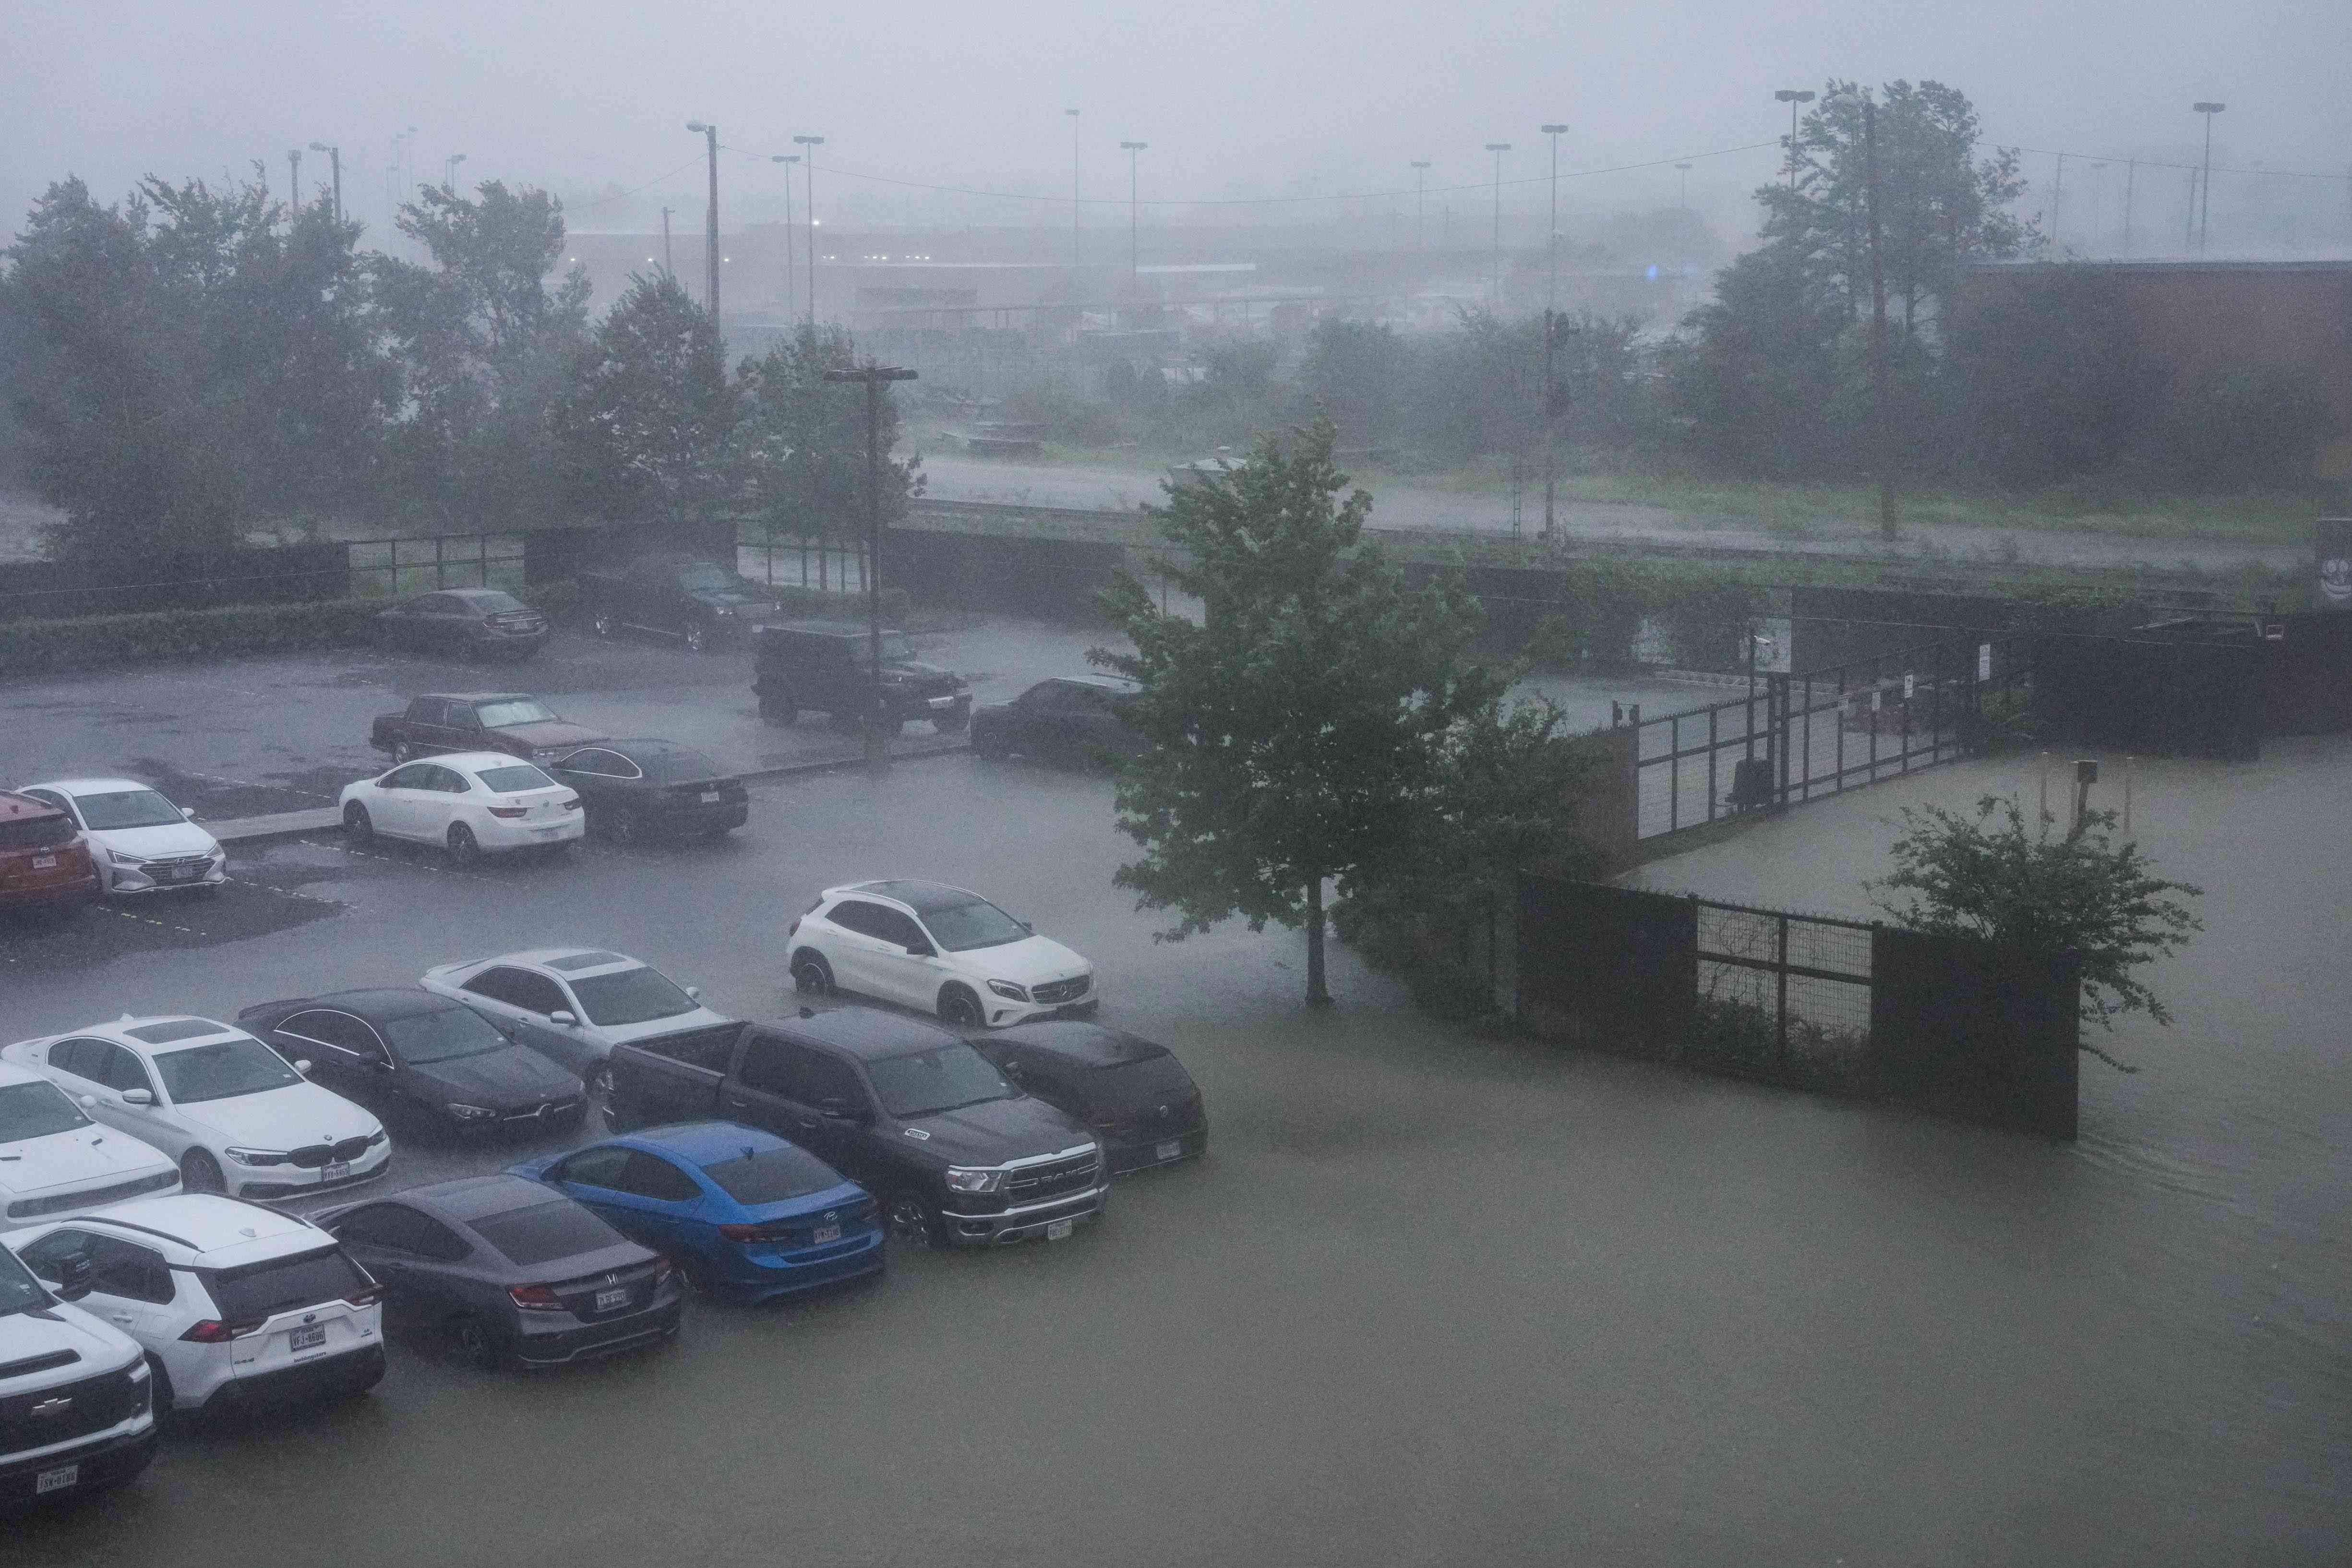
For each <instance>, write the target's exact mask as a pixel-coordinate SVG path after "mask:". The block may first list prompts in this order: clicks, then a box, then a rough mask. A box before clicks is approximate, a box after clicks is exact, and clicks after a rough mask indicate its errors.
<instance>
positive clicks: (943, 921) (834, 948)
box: [785, 881, 1098, 1029]
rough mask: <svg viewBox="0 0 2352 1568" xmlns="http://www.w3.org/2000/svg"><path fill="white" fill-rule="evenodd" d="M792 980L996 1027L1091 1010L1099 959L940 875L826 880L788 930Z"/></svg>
mask: <svg viewBox="0 0 2352 1568" xmlns="http://www.w3.org/2000/svg"><path fill="white" fill-rule="evenodd" d="M785 939H786V941H787V942H788V943H789V944H790V945H791V952H792V975H793V988H794V989H795V990H799V991H803V992H811V993H817V994H823V993H824V992H828V991H832V990H835V989H840V990H845V991H855V992H856V993H857V994H858V995H860V996H866V997H874V998H878V999H880V1000H882V1001H887V1002H897V1003H898V1004H899V1005H900V1006H902V1007H909V1008H915V1009H919V1010H921V1011H923V1012H927V1013H936V1014H937V1015H938V1016H939V1017H940V1019H941V1020H942V1021H943V1022H946V1023H950V1024H958V1025H961V1026H963V1027H965V1028H983V1027H984V1028H988V1029H1000V1028H1003V1026H1004V1025H1006V1024H1015V1023H1026V1022H1028V1021H1029V1020H1031V1019H1044V1018H1078V1017H1084V1016H1085V1015H1087V1014H1088V1013H1091V1012H1093V1011H1094V1010H1095V1004H1096V1002H1097V999H1098V998H1097V997H1096V995H1095V975H1094V967H1093V966H1092V965H1090V964H1088V963H1087V961H1086V959H1084V958H1082V957H1080V956H1078V955H1077V954H1076V953H1074V952H1072V951H1071V950H1070V949H1069V948H1067V947H1065V946H1062V945H1061V944H1060V943H1059V942H1056V941H1055V940H1053V939H1052V938H1051V937H1046V936H1038V935H1037V934H1036V932H1035V931H1034V930H1032V929H1031V928H1030V925H1029V923H1028V922H1027V921H1025V920H1018V919H1015V918H1014V917H1013V916H1012V915H1007V914H1006V913H1005V912H1004V911H1003V910H1002V909H999V908H998V907H997V906H996V905H995V904H991V903H989V901H988V900H986V899H984V898H982V897H981V895H980V894H976V893H971V892H969V891H967V890H965V889H963V888H961V887H947V886H943V885H941V884H940V883H935V882H908V881H894V882H861V883H851V884H849V885H847V886H844V887H828V888H826V889H825V890H824V892H823V893H821V894H818V895H817V900H816V902H815V903H814V904H810V905H809V907H808V913H807V914H805V915H802V916H801V917H800V918H799V919H798V920H795V921H793V924H792V927H791V929H790V930H788V931H787V932H786V933H785Z"/></svg>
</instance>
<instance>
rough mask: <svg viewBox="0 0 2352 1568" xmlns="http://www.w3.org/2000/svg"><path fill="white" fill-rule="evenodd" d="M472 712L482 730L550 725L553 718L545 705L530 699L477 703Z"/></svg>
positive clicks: (518, 698)
mask: <svg viewBox="0 0 2352 1568" xmlns="http://www.w3.org/2000/svg"><path fill="white" fill-rule="evenodd" d="M474 712H475V714H476V715H477V716H479V717H480V719H481V721H482V727H483V728H484V729H504V728H505V727H507V726H509V725H510V724H550V723H552V722H554V719H555V716H554V715H553V714H552V713H550V712H549V711H548V707H547V705H546V704H545V703H543V702H540V701H537V700H536V699H534V698H531V697H509V698H507V699H505V700H504V701H502V702H494V703H478V704H476V705H475V707H474Z"/></svg>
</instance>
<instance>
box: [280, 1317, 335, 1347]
mask: <svg viewBox="0 0 2352 1568" xmlns="http://www.w3.org/2000/svg"><path fill="white" fill-rule="evenodd" d="M324 1343H327V1325H326V1324H324V1323H308V1324H305V1325H304V1326H302V1327H300V1328H298V1329H296V1330H295V1331H294V1332H293V1333H290V1334H289V1335H287V1336H286V1348H287V1349H289V1350H316V1349H318V1348H319V1347H320V1345H322V1344H324Z"/></svg>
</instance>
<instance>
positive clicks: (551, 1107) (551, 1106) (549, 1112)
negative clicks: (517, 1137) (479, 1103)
mask: <svg viewBox="0 0 2352 1568" xmlns="http://www.w3.org/2000/svg"><path fill="white" fill-rule="evenodd" d="M579 1108H580V1102H579V1101H578V1100H576V1099H572V1100H550V1101H549V1102H547V1103H545V1104H543V1105H533V1106H532V1107H531V1108H530V1110H528V1111H509V1112H508V1113H506V1114H505V1115H504V1116H501V1117H500V1118H499V1120H500V1121H502V1122H538V1121H543V1120H551V1119H553V1118H555V1117H557V1116H561V1115H562V1114H563V1113H566V1112H567V1111H576V1110H578V1109H579Z"/></svg>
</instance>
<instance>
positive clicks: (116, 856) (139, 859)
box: [106, 845, 147, 870]
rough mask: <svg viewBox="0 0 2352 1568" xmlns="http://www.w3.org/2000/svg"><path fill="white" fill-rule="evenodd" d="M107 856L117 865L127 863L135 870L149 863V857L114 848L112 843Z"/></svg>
mask: <svg viewBox="0 0 2352 1568" xmlns="http://www.w3.org/2000/svg"><path fill="white" fill-rule="evenodd" d="M106 858H107V859H108V860H110V861H112V862H114V863H115V864H116V865H127V866H130V867H131V868H132V869H133V870H136V869H138V868H139V867H140V866H142V865H145V864H146V863H147V857H146V856H145V855H134V854H132V853H131V852H129V851H127V850H118V849H115V848H113V847H112V846H111V845H110V846H108V848H107V852H106Z"/></svg>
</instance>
